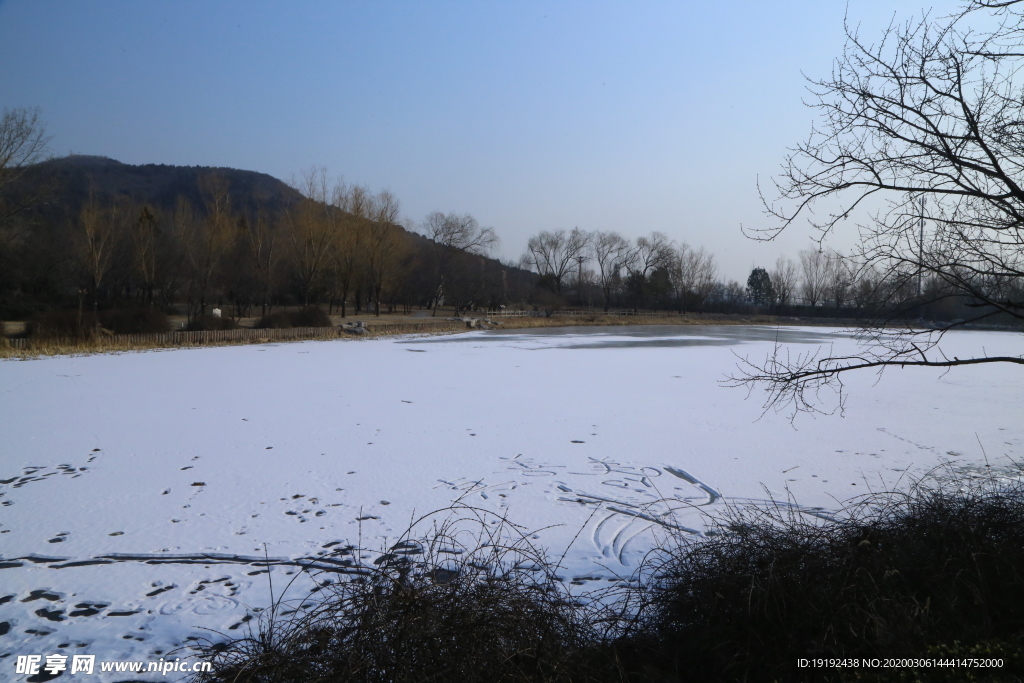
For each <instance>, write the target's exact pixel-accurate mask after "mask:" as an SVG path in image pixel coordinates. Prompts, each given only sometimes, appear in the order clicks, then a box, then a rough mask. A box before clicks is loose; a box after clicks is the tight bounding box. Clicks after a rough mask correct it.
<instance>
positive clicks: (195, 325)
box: [187, 315, 238, 332]
mask: <svg viewBox="0 0 1024 683" xmlns="http://www.w3.org/2000/svg"><path fill="white" fill-rule="evenodd" d="M187 329H188V330H189V331H193V332H195V331H203V330H237V329H238V323H236V322H235V321H234V320H232V319H231V318H223V317H220V318H218V317H216V316H212V315H201V316H199V317H197V318H195V319H193V320H192V322H190V323H189V324H188V328H187Z"/></svg>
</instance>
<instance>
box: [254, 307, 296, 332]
mask: <svg viewBox="0 0 1024 683" xmlns="http://www.w3.org/2000/svg"><path fill="white" fill-rule="evenodd" d="M291 326H292V319H291V316H290V315H288V311H275V312H273V313H268V314H267V315H265V316H263V317H262V318H260V319H259V321H258V322H257V323H256V327H258V328H260V329H271V330H282V329H286V328H289V327H291Z"/></svg>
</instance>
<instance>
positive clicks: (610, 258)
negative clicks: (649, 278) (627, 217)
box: [590, 231, 636, 312]
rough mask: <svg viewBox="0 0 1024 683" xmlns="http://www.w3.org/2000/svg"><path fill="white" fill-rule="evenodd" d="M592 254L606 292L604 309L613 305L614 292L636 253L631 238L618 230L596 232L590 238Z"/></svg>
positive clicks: (606, 309) (604, 292) (603, 290)
mask: <svg viewBox="0 0 1024 683" xmlns="http://www.w3.org/2000/svg"><path fill="white" fill-rule="evenodd" d="M590 255H591V257H592V258H593V259H594V262H595V263H597V277H598V283H599V284H600V285H601V293H602V294H604V310H605V311H606V312H607V311H608V307H609V306H610V305H611V300H612V294H613V292H614V290H615V288H616V287H617V286H618V285H619V283H620V282H621V279H622V271H623V270H624V269H625V268H628V267H629V266H630V264H631V263H632V261H633V258H634V257H635V255H636V252H635V251H634V250H633V247H632V246H631V245H630V243H629V240H627V239H626V238H625V237H623V236H622V235H620V234H619V233H617V232H614V231H612V232H595V233H594V234H593V235H591V238H590Z"/></svg>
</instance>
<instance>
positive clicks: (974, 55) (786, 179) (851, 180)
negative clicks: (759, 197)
mask: <svg viewBox="0 0 1024 683" xmlns="http://www.w3.org/2000/svg"><path fill="white" fill-rule="evenodd" d="M993 9H994V10H995V12H994V16H993V13H992V12H991V11H990V10H993ZM975 20H978V21H977V26H980V27H982V28H973V29H972V27H971V24H972V23H975ZM846 34H847V43H846V48H845V50H844V52H843V54H842V56H841V57H839V58H838V59H837V60H836V62H835V65H834V67H833V69H832V74H831V76H830V77H828V78H825V79H821V80H812V81H811V85H810V89H811V92H812V96H813V98H814V99H813V101H812V102H811V106H812V107H814V108H815V109H817V110H818V112H819V113H820V114H821V117H820V122H819V125H817V126H816V127H815V130H814V132H813V133H812V134H811V136H810V137H809V139H808V140H807V141H806V142H804V143H802V144H800V145H799V146H798V147H796V148H795V149H794V151H793V152H792V153H791V154H790V155H789V156H788V157H787V158H786V160H785V162H784V164H783V168H782V173H781V175H780V176H779V178H778V179H777V181H776V188H777V190H778V197H779V198H778V200H777V201H775V202H771V203H770V202H767V201H766V208H767V210H768V212H769V214H770V215H771V216H773V217H774V218H776V219H777V220H778V224H777V225H776V226H775V227H774V228H773V229H772V230H771V231H769V232H767V233H766V234H764V235H763V237H765V238H771V237H773V236H774V235H775V234H778V232H779V231H781V230H783V229H785V228H787V227H788V226H790V225H792V224H793V223H794V222H796V221H797V220H800V219H806V220H807V221H808V222H809V223H810V224H811V225H812V226H813V227H815V228H817V229H818V230H819V231H820V236H821V237H822V238H824V237H825V236H827V235H829V234H830V233H832V232H833V231H835V230H837V229H839V226H840V225H841V224H842V223H844V222H845V221H847V220H848V219H850V217H851V216H855V215H858V212H862V211H866V212H868V215H867V218H866V219H861V220H863V223H862V224H861V225H860V226H859V228H860V234H861V244H860V246H859V247H858V249H857V250H856V251H855V253H854V256H855V259H856V261H857V262H858V263H861V264H863V265H864V266H865V267H867V266H870V267H875V268H877V269H878V271H879V272H880V273H881V274H882V277H883V279H884V280H885V281H886V282H887V286H886V292H887V296H888V297H889V298H888V300H887V301H885V302H883V303H884V304H885V305H884V306H881V307H880V310H881V311H882V315H881V316H880V317H879V318H878V319H877V320H875V321H873V322H872V323H871V324H869V325H867V326H865V328H864V329H863V330H862V336H861V340H862V346H861V350H860V351H859V352H858V353H856V354H854V355H852V356H843V357H835V356H831V355H827V354H826V355H824V356H820V357H819V356H817V355H814V356H812V357H805V358H801V359H799V360H792V361H791V360H788V359H784V358H782V357H780V356H779V355H778V354H777V355H775V356H774V357H772V358H769V359H768V361H767V362H766V363H764V364H751V365H750V366H749V367H747V369H746V372H745V373H743V374H742V375H741V377H740V378H739V380H740V381H741V382H744V383H749V382H755V383H761V384H762V385H763V386H765V387H766V389H767V392H768V398H767V402H768V406H771V407H775V408H780V407H782V406H793V407H795V409H796V410H797V411H799V410H814V409H815V404H816V399H815V396H816V395H817V394H818V391H819V390H820V389H822V388H825V387H828V388H832V389H835V390H836V391H837V392H838V396H839V407H840V408H841V406H842V400H843V395H842V383H841V380H840V379H839V378H840V376H841V374H842V373H844V372H847V371H851V370H856V369H864V368H875V369H879V370H881V369H884V368H886V367H891V366H898V367H936V368H949V367H954V366H959V365H969V364H981V363H1010V364H1016V365H1024V355H1020V356H1000V357H989V356H987V355H986V354H985V352H984V350H983V349H979V351H978V354H977V355H976V356H974V357H964V356H960V357H957V358H948V357H946V356H945V355H943V353H942V351H941V349H940V347H939V346H938V342H939V340H940V339H941V337H942V334H943V333H944V332H945V331H947V330H949V329H951V328H953V327H955V326H957V325H960V324H963V323H965V322H978V321H982V320H986V319H990V318H993V317H996V316H999V317H1001V318H1003V319H1006V320H1016V321H1018V322H1019V321H1021V320H1024V287H1021V286H1020V282H1021V278H1022V277H1024V143H1022V136H1021V132H1022V130H1024V128H1022V126H1024V124H1022V123H1021V122H1022V121H1024V96H1022V95H1024V93H1022V89H1021V85H1020V81H1019V77H1018V73H1019V69H1020V67H1021V66H1022V65H1024V50H1022V49H1021V48H1022V43H1024V24H1022V14H1021V11H1020V10H1019V6H1018V5H1017V3H1013V2H998V1H994V0H993V1H987V0H981V1H979V2H974V3H972V6H969V7H968V8H967V9H966V10H964V11H963V12H960V13H958V14H956V15H954V16H951V17H942V18H933V17H931V16H930V15H928V14H924V15H923V16H922V17H921V18H919V19H915V20H911V21H907V22H905V23H902V24H895V23H894V24H892V25H890V26H889V28H888V29H887V30H886V31H885V32H884V33H883V34H882V36H881V38H880V40H874V41H870V40H865V39H862V37H861V36H860V35H859V34H858V32H857V30H856V29H852V28H850V27H847V31H846ZM821 202H825V203H827V204H828V206H829V207H831V210H830V211H828V212H826V213H825V215H824V217H823V218H815V217H814V215H813V213H812V210H813V207H814V206H815V205H818V204H819V203H821ZM878 207H880V208H878ZM926 278H934V279H936V280H937V281H940V282H942V283H944V284H945V285H946V286H945V287H935V288H933V289H932V291H933V292H935V293H936V296H938V297H944V298H948V297H958V298H959V299H960V300H961V301H962V302H963V303H964V304H965V305H966V306H967V307H969V308H970V309H971V310H973V312H974V314H973V315H972V316H969V317H968V318H967V319H966V320H963V321H953V322H950V323H945V324H942V325H940V326H939V329H938V330H932V329H922V328H921V327H915V326H913V325H909V324H904V325H903V328H902V329H901V330H896V329H894V325H895V324H896V323H897V322H898V320H899V319H903V318H905V317H906V316H907V315H908V314H910V313H912V311H913V310H914V308H915V307H920V306H921V305H922V304H925V303H928V302H927V300H926V299H925V298H924V296H923V295H924V292H923V289H922V287H921V284H920V283H921V282H922V281H923V280H924V279H926ZM908 290H912V291H913V290H916V292H917V295H916V296H913V297H909V298H908V297H906V296H905V293H906V292H907V291H908Z"/></svg>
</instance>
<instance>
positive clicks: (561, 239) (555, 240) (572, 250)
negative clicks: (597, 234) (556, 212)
mask: <svg viewBox="0 0 1024 683" xmlns="http://www.w3.org/2000/svg"><path fill="white" fill-rule="evenodd" d="M588 242H589V236H588V235H587V233H585V232H583V231H582V230H580V229H579V228H573V229H572V232H569V233H566V231H565V230H557V231H555V232H547V231H544V232H541V233H539V234H537V235H536V236H534V237H531V238H530V239H529V240H528V241H527V243H526V249H527V253H526V256H525V257H524V262H525V263H527V264H529V266H530V267H532V268H534V269H535V270H536V271H537V272H538V273H540V274H541V275H546V276H550V277H551V278H552V280H553V281H554V285H555V292H556V293H561V291H562V284H563V282H564V280H565V276H566V274H567V273H568V272H569V270H570V269H571V268H572V265H573V263H574V259H575V258H576V257H577V256H579V255H580V254H581V253H583V252H584V251H585V250H586V248H587V243H588Z"/></svg>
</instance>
